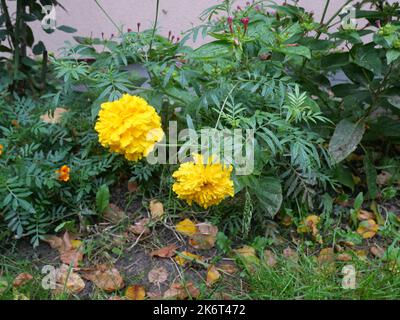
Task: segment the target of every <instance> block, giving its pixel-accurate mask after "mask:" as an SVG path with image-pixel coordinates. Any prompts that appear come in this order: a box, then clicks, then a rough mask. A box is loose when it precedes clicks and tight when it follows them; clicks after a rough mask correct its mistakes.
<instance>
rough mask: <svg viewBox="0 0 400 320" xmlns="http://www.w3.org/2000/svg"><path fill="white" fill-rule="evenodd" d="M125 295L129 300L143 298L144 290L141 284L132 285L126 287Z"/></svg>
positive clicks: (144, 295)
mask: <svg viewBox="0 0 400 320" xmlns="http://www.w3.org/2000/svg"><path fill="white" fill-rule="evenodd" d="M125 297H126V298H128V299H129V300H144V298H145V297H146V291H145V289H144V287H143V286H139V285H136V284H135V285H133V286H130V287H128V288H127V289H126V291H125Z"/></svg>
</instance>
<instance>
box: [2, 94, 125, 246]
mask: <svg viewBox="0 0 400 320" xmlns="http://www.w3.org/2000/svg"><path fill="white" fill-rule="evenodd" d="M0 105H1V108H0V132H1V135H0V144H2V145H3V146H4V149H3V154H2V155H1V156H0V168H1V170H0V199H2V200H1V202H0V207H1V209H2V212H3V215H4V216H3V218H4V221H5V222H6V223H7V225H8V227H9V229H10V230H11V231H12V232H14V233H15V235H16V236H17V237H18V238H20V237H23V236H29V237H30V238H31V240H32V243H33V244H34V245H37V244H38V242H39V240H40V239H42V238H43V236H44V234H46V233H48V232H49V231H51V228H52V227H53V226H54V225H55V224H59V223H60V222H61V221H63V220H64V219H65V218H67V217H69V216H71V215H75V216H77V215H82V216H83V215H85V212H86V211H87V210H86V209H90V210H91V209H93V197H94V195H95V194H96V192H97V190H98V188H99V187H100V186H101V185H103V184H105V183H106V184H110V183H111V182H113V181H114V180H113V179H114V177H113V172H115V170H118V168H119V167H120V164H118V161H119V162H120V160H117V161H116V160H115V156H114V155H109V154H107V153H106V152H105V151H104V150H103V149H102V148H101V147H100V146H99V145H98V143H97V137H96V135H95V134H94V131H93V123H92V122H91V121H90V114H89V112H88V111H86V113H85V112H83V111H82V109H81V106H80V105H79V104H78V103H76V104H75V105H73V107H71V108H70V109H69V110H68V112H67V113H66V114H64V116H63V118H62V119H61V122H60V123H55V124H49V123H45V122H43V121H42V120H41V116H42V115H46V114H47V112H50V113H51V112H52V110H51V107H50V106H49V105H46V103H45V102H44V101H43V100H42V101H37V102H35V101H33V100H32V99H30V98H20V97H18V96H14V97H11V96H8V95H2V96H1V97H0ZM120 163H121V162H120ZM63 165H67V166H68V167H69V168H70V169H71V172H70V180H69V181H68V182H62V181H59V180H58V174H57V173H56V172H55V171H56V170H58V169H59V168H60V167H61V166H63Z"/></svg>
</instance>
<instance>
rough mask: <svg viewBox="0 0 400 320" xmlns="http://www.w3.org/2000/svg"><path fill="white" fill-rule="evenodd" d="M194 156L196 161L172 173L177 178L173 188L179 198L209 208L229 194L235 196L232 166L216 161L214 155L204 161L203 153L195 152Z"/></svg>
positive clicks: (183, 165)
mask: <svg viewBox="0 0 400 320" xmlns="http://www.w3.org/2000/svg"><path fill="white" fill-rule="evenodd" d="M193 158H194V161H192V162H186V163H183V164H182V165H181V166H180V167H179V169H178V170H177V171H175V172H174V173H173V175H172V176H173V177H174V178H175V180H176V181H175V183H174V185H173V186H172V189H173V191H174V192H175V193H176V194H177V195H178V198H180V199H183V200H185V201H186V202H187V203H188V204H189V205H191V204H192V203H193V202H195V203H197V204H198V205H200V206H202V207H203V208H205V209H207V208H208V207H210V206H212V205H217V204H219V203H220V202H221V201H222V200H224V199H225V198H226V197H227V196H231V197H233V195H234V188H233V181H232V179H231V172H232V166H225V165H224V164H222V163H220V162H218V161H214V159H215V158H214V157H209V158H208V160H207V163H204V161H203V156H202V155H201V154H194V155H193Z"/></svg>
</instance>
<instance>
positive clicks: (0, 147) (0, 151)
mask: <svg viewBox="0 0 400 320" xmlns="http://www.w3.org/2000/svg"><path fill="white" fill-rule="evenodd" d="M3 149H4V147H3V145H2V144H0V156H1V155H2V154H3Z"/></svg>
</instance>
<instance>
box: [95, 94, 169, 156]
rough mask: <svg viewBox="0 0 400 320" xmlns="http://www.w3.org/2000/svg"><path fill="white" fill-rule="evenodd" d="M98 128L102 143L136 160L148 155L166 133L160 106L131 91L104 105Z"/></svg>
mask: <svg viewBox="0 0 400 320" xmlns="http://www.w3.org/2000/svg"><path fill="white" fill-rule="evenodd" d="M95 129H96V131H97V132H98V134H99V141H100V143H101V145H102V146H104V147H105V148H109V149H110V150H111V151H113V152H117V153H121V154H123V155H124V156H125V158H126V159H128V160H133V161H137V160H140V159H141V158H142V157H146V156H147V155H148V154H149V153H150V152H151V151H152V150H153V148H154V145H155V144H156V143H157V142H159V141H161V140H162V138H163V136H164V132H163V130H162V128H161V118H160V116H159V115H158V114H157V112H156V110H155V109H154V108H153V107H152V106H150V105H149V104H148V103H147V102H146V100H144V99H143V98H141V97H137V96H131V95H129V94H124V95H123V96H122V98H121V99H119V100H117V101H114V102H106V103H103V104H102V105H101V110H100V112H99V119H98V120H97V123H96V126H95Z"/></svg>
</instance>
